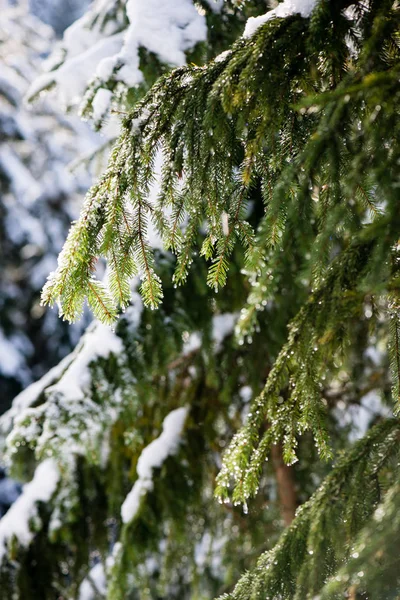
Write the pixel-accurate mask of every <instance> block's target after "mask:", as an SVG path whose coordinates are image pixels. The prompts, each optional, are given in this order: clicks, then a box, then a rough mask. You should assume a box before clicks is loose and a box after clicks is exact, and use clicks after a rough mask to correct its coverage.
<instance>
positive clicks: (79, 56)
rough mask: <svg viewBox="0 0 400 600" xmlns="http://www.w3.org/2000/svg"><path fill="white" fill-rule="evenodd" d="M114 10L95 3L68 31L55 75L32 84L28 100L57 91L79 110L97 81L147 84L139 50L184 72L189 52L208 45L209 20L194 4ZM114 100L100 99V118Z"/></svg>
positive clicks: (130, 3) (152, 0)
mask: <svg viewBox="0 0 400 600" xmlns="http://www.w3.org/2000/svg"><path fill="white" fill-rule="evenodd" d="M114 4H115V6H113V7H110V5H107V7H106V6H105V3H104V2H103V0H98V1H97V2H94V3H93V5H92V7H91V9H90V10H89V11H87V13H86V14H85V15H84V16H83V17H82V18H81V19H79V20H78V21H76V22H75V23H74V24H73V25H71V27H69V28H68V29H67V30H66V32H65V34H64V39H63V41H62V42H61V45H60V47H59V49H58V52H55V53H54V54H53V57H51V59H50V61H49V63H48V68H49V70H50V72H48V73H45V74H43V75H41V76H40V77H39V78H38V79H37V80H36V81H35V82H34V83H33V85H32V87H31V89H30V90H29V92H28V98H30V99H33V98H34V97H35V96H37V95H38V94H39V93H40V92H41V91H42V90H46V89H50V88H51V87H53V86H54V85H56V86H57V87H58V91H59V95H60V97H61V99H62V100H63V101H64V102H65V103H66V104H67V105H73V104H77V103H79V102H80V101H81V100H82V98H83V96H84V94H85V91H86V90H87V87H88V84H89V83H90V81H91V80H93V76H94V78H95V80H96V81H97V82H98V83H100V89H102V87H101V86H102V83H103V84H104V85H105V84H107V83H109V82H110V81H111V80H112V81H114V82H115V83H121V84H122V85H125V86H126V87H128V88H131V87H135V86H138V85H139V84H141V83H142V81H143V73H142V71H141V69H140V58H139V50H140V48H145V49H146V50H148V51H149V52H152V53H154V54H155V55H156V56H157V57H158V58H159V59H160V60H161V61H162V62H163V63H165V64H168V65H172V66H181V65H184V64H185V62H186V57H185V52H186V51H188V50H190V49H191V48H193V47H194V46H195V45H196V44H197V43H198V42H202V41H204V40H205V39H206V36H207V28H206V20H205V16H204V15H203V14H200V12H199V11H198V9H197V8H196V6H195V4H194V3H193V1H192V0H174V2H171V1H170V0H147V1H146V2H143V0H127V2H126V4H125V5H123V6H122V7H121V6H118V5H117V3H114ZM106 8H107V10H106ZM215 8H218V4H216V5H215ZM127 22H128V25H126V23H127ZM111 96H112V94H110V95H108V96H106V94H105V93H104V91H102V92H101V97H100V98H96V105H97V106H95V109H96V116H99V111H100V108H101V111H100V112H101V113H102V114H101V116H103V115H104V113H105V103H106V100H107V101H108V102H110V101H111Z"/></svg>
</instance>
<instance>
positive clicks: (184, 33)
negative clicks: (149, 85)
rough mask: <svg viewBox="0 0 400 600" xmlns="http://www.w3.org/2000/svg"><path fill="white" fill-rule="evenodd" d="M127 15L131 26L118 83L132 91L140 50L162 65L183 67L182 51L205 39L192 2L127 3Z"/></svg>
mask: <svg viewBox="0 0 400 600" xmlns="http://www.w3.org/2000/svg"><path fill="white" fill-rule="evenodd" d="M126 12H127V15H128V18H129V21H130V26H129V27H128V30H127V32H126V35H125V39H124V46H123V48H122V50H121V52H120V53H119V55H118V60H121V61H122V62H123V63H124V66H123V67H122V68H121V69H120V71H119V73H118V79H119V80H121V81H123V82H125V83H126V84H127V85H128V86H130V87H133V86H135V85H138V84H139V83H141V81H142V79H143V75H142V73H141V71H140V69H139V48H140V47H144V48H147V50H149V51H150V52H154V54H157V56H158V57H159V58H160V60H161V61H163V62H165V63H167V64H170V65H174V66H179V65H184V64H185V62H186V57H185V51H186V50H189V49H190V48H192V47H193V46H194V45H195V44H196V43H197V42H200V41H203V40H205V39H206V36H207V29H206V22H205V18H204V16H203V15H200V14H199V12H198V11H197V9H196V8H195V6H194V5H193V2H192V0H174V2H171V0H146V2H143V0H128V2H127V5H126Z"/></svg>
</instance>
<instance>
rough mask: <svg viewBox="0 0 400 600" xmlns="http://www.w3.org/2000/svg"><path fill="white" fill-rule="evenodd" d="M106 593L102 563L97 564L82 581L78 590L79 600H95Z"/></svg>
mask: <svg viewBox="0 0 400 600" xmlns="http://www.w3.org/2000/svg"><path fill="white" fill-rule="evenodd" d="M106 593H107V580H106V574H105V572H104V567H103V564H102V563H97V565H95V566H94V567H93V568H92V569H90V571H89V574H88V576H87V578H86V579H84V580H83V581H82V583H81V585H80V588H79V600H97V598H98V597H99V595H100V596H102V597H103V596H104V597H105V595H106Z"/></svg>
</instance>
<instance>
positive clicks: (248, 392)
mask: <svg viewBox="0 0 400 600" xmlns="http://www.w3.org/2000/svg"><path fill="white" fill-rule="evenodd" d="M239 396H240V397H241V399H242V400H243V402H246V403H247V402H250V400H251V399H252V397H253V390H252V389H251V387H250V386H249V385H244V386H243V387H241V388H240V390H239Z"/></svg>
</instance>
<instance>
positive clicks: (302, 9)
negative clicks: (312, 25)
mask: <svg viewBox="0 0 400 600" xmlns="http://www.w3.org/2000/svg"><path fill="white" fill-rule="evenodd" d="M316 3H317V0H284V1H283V2H280V3H279V4H278V6H277V7H276V8H274V9H273V10H269V11H268V12H267V13H265V14H264V15H260V16H259V17H250V18H249V19H248V20H247V23H246V27H245V29H244V33H243V37H245V38H249V37H251V36H252V35H253V34H254V33H255V32H256V31H257V29H258V28H259V27H261V25H264V23H266V22H267V21H270V20H271V19H277V18H285V17H290V16H291V15H295V14H300V15H301V16H302V17H304V18H307V17H309V16H310V15H311V13H312V11H313V10H314V6H315V5H316Z"/></svg>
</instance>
